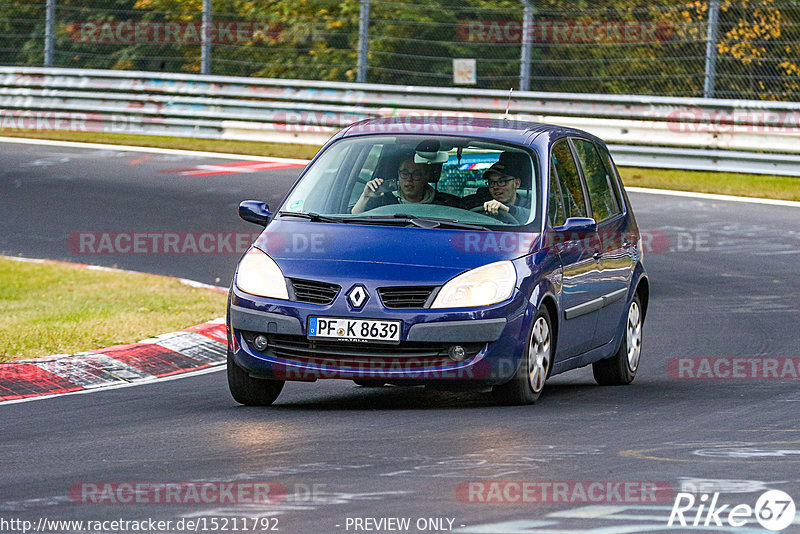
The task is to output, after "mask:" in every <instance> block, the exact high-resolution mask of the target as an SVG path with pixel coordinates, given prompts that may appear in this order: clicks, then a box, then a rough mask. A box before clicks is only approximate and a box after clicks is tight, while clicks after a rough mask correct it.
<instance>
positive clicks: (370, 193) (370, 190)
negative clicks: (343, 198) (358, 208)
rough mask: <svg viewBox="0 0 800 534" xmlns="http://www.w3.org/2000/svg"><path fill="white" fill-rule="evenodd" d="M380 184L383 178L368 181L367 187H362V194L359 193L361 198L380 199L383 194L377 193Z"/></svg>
mask: <svg viewBox="0 0 800 534" xmlns="http://www.w3.org/2000/svg"><path fill="white" fill-rule="evenodd" d="M382 183H383V178H375V179H374V180H370V181H369V182H367V185H365V186H364V192H363V193H361V196H363V197H366V198H375V197H382V196H383V193H378V192H377V191H378V188H379V187H380V186H381V184H382Z"/></svg>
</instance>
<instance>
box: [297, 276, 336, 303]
mask: <svg viewBox="0 0 800 534" xmlns="http://www.w3.org/2000/svg"><path fill="white" fill-rule="evenodd" d="M289 281H290V282H291V283H292V288H293V289H294V299H293V300H295V301H297V302H308V303H310V304H330V303H331V302H333V299H335V298H336V295H337V294H339V290H340V289H342V288H341V287H340V286H337V285H336V284H328V283H327V282H315V281H313V280H300V279H297V278H290V279H289Z"/></svg>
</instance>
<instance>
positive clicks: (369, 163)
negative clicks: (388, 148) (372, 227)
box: [347, 144, 383, 213]
mask: <svg viewBox="0 0 800 534" xmlns="http://www.w3.org/2000/svg"><path fill="white" fill-rule="evenodd" d="M382 152H383V145H382V144H378V145H372V148H370V149H369V153H368V154H367V157H366V159H365V160H364V165H363V166H362V167H361V170H359V171H358V179H357V180H356V181H355V183H354V187H353V189H351V190H350V199H349V200H348V204H347V212H348V213H349V212H350V210H351V209H352V208H353V206H355V204H356V202H357V201H358V197H360V196H361V193H362V192H363V191H364V186H365V185H366V183H367V182H369V181H370V180H372V178H373V175H374V174H375V169H376V168H377V167H378V161H380V159H381V153H382Z"/></svg>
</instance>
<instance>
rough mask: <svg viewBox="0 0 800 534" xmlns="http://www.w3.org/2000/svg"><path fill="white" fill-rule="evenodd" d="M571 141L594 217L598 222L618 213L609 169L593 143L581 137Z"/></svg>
mask: <svg viewBox="0 0 800 534" xmlns="http://www.w3.org/2000/svg"><path fill="white" fill-rule="evenodd" d="M573 143H575V152H576V153H577V154H578V160H579V161H580V162H581V168H582V169H583V176H584V177H585V178H586V187H587V188H588V189H589V200H590V201H591V203H592V215H593V216H594V219H595V220H596V221H598V222H600V221H604V220H606V219H608V218H610V217H613V216H614V215H617V214H619V213H620V209H619V204H618V203H617V198H616V195H615V194H614V191H613V190H612V188H611V176H610V175H609V172H610V171H609V170H607V169H606V166H605V164H603V160H602V159H601V158H600V154H599V153H598V152H597V148H596V147H595V145H594V143H592V142H590V141H585V140H583V139H574V140H573Z"/></svg>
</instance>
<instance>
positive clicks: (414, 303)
mask: <svg viewBox="0 0 800 534" xmlns="http://www.w3.org/2000/svg"><path fill="white" fill-rule="evenodd" d="M434 289H436V288H435V287H434V286H404V287H380V288H378V295H380V297H381V301H382V302H383V305H384V306H385V307H387V308H423V307H425V303H426V302H428V298H429V297H430V296H431V293H433V290H434Z"/></svg>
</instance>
